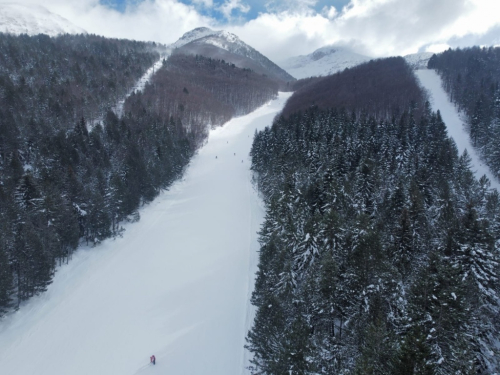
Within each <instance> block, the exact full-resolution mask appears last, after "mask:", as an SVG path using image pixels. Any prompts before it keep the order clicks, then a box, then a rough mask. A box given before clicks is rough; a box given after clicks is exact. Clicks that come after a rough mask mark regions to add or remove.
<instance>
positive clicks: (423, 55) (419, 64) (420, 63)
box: [404, 52, 434, 69]
mask: <svg viewBox="0 0 500 375" xmlns="http://www.w3.org/2000/svg"><path fill="white" fill-rule="evenodd" d="M432 55H434V54H433V53H432V52H419V53H412V54H410V55H406V56H404V59H405V60H406V62H407V63H408V65H410V66H411V67H412V68H413V69H427V63H428V62H429V60H430V58H431V57H432Z"/></svg>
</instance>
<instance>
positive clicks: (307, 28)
mask: <svg viewBox="0 0 500 375" xmlns="http://www.w3.org/2000/svg"><path fill="white" fill-rule="evenodd" d="M1 2H12V0H0V3H1ZM16 2H17V3H34V4H38V5H42V6H44V7H46V8H47V9H49V10H50V11H52V12H54V13H57V14H59V15H61V16H63V17H65V18H67V19H68V20H70V21H71V22H73V23H74V24H76V25H77V26H80V27H82V28H84V29H85V30H87V31H88V32H91V33H96V34H101V35H105V36H110V37H121V38H130V39H137V40H153V41H157V42H162V43H172V42H175V41H176V40H177V39H178V38H179V37H180V36H181V35H182V34H183V33H184V32H186V31H189V30H191V29H193V28H195V27H199V26H208V27H211V28H214V29H226V30H229V31H232V32H234V33H235V34H237V35H238V36H239V37H240V38H241V39H242V40H243V41H245V42H246V43H248V44H250V45H252V46H253V47H255V48H256V49H257V50H259V51H260V52H262V53H264V54H265V55H267V56H268V57H269V58H271V59H272V60H274V61H281V60H283V59H284V58H286V57H289V56H296V55H301V54H308V53H311V52H312V51H314V50H315V49H316V48H319V47H322V46H324V45H327V44H336V45H345V46H348V47H349V48H351V49H353V50H354V51H356V52H358V53H363V54H367V55H370V56H374V57H379V56H390V55H404V54H409V53H415V52H422V51H432V52H439V51H442V50H444V49H446V48H448V47H450V46H451V47H464V46H470V45H475V44H479V45H500V0H281V1H280V0H17V1H16Z"/></svg>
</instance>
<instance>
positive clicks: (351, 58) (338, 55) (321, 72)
mask: <svg viewBox="0 0 500 375" xmlns="http://www.w3.org/2000/svg"><path fill="white" fill-rule="evenodd" d="M370 59H371V57H368V56H364V55H360V54H358V53H355V52H352V51H349V50H348V49H347V48H341V47H333V46H327V47H322V48H319V49H317V50H316V51H314V52H313V53H311V54H309V55H305V56H303V55H301V56H294V57H290V58H288V59H286V60H284V61H283V62H281V64H280V66H281V67H282V68H283V69H285V70H286V71H287V72H288V73H290V74H291V75H292V76H294V77H295V78H297V79H301V78H307V77H313V76H326V75H329V74H333V73H336V72H338V71H341V70H344V69H345V68H350V67H353V66H355V65H359V64H361V63H363V62H365V61H368V60H370Z"/></svg>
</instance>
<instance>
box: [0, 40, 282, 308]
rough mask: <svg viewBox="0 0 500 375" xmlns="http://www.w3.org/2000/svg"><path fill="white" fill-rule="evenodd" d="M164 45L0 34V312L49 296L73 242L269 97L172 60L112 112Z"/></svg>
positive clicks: (194, 63)
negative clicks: (212, 129) (215, 129)
mask: <svg viewBox="0 0 500 375" xmlns="http://www.w3.org/2000/svg"><path fill="white" fill-rule="evenodd" d="M164 52H165V47H164V46H161V45H156V44H155V43H143V42H135V41H128V40H115V39H106V38H103V37H98V36H95V35H63V36H59V37H55V38H50V37H48V36H46V35H37V36H32V37H30V36H27V35H20V36H13V35H7V34H1V33H0V111H1V112H0V316H1V315H2V314H3V313H5V312H7V311H10V310H11V309H15V308H18V307H19V305H20V303H21V302H23V301H25V300H27V299H29V298H30V297H32V296H34V295H37V294H39V293H41V292H43V291H45V290H46V288H47V286H48V285H49V284H50V283H51V281H52V278H53V275H54V272H55V270H56V266H57V265H58V264H61V263H63V262H68V261H69V260H70V259H71V256H72V253H73V252H74V251H75V249H76V248H77V247H78V245H79V244H81V243H86V244H88V245H95V244H98V243H99V242H101V241H102V240H104V239H106V238H109V237H113V236H117V235H120V233H121V232H122V230H123V229H122V226H121V225H120V223H121V222H123V221H134V220H138V219H139V213H138V211H137V210H138V208H139V207H140V206H141V205H143V204H144V203H147V202H150V201H151V200H153V199H154V198H155V197H156V196H157V195H158V194H159V193H160V192H161V191H162V190H164V189H167V188H168V186H169V185H170V184H171V183H172V182H173V181H175V180H176V179H178V178H179V177H180V176H181V175H182V173H183V171H184V169H185V167H186V166H187V164H188V163H189V160H190V158H191V156H193V154H194V153H195V152H196V149H197V148H198V147H199V146H200V145H201V144H203V142H204V140H205V139H206V136H207V134H208V127H207V124H209V125H211V126H217V125H222V124H223V123H224V122H226V121H227V120H229V119H230V118H231V117H232V116H234V115H241V114H245V113H248V112H250V111H252V110H253V109H254V108H256V107H257V106H259V105H261V104H263V103H264V102H266V101H268V100H270V99H272V98H273V97H274V96H275V95H276V94H277V85H276V84H275V83H272V82H270V81H269V80H268V79H266V78H265V77H263V76H262V75H257V74H255V73H253V72H252V71H250V70H248V69H245V70H244V69H240V68H237V67H236V66H234V65H232V64H227V63H225V62H224V61H220V60H213V59H208V58H203V57H199V56H189V57H187V56H172V57H170V58H169V59H166V60H164V61H163V66H162V67H161V69H160V70H159V71H158V72H157V74H155V75H154V79H153V80H152V82H151V83H150V84H148V85H146V87H145V89H144V91H143V92H137V93H134V94H132V95H131V96H129V97H128V98H127V100H126V101H125V103H124V115H123V116H122V117H121V118H119V117H118V116H117V115H116V114H115V113H114V112H113V111H112V109H113V108H114V107H115V106H116V104H117V102H118V101H119V100H120V99H123V98H125V96H126V94H127V92H128V91H129V90H130V89H131V88H132V87H133V85H134V84H135V82H136V81H137V80H138V79H139V78H140V77H141V76H142V75H143V74H144V73H145V71H146V70H147V69H148V68H150V67H151V66H152V65H153V63H154V62H155V61H158V60H159V59H160V55H161V54H162V53H164Z"/></svg>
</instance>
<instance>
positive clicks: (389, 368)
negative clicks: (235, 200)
mask: <svg viewBox="0 0 500 375" xmlns="http://www.w3.org/2000/svg"><path fill="white" fill-rule="evenodd" d="M403 63H404V62H403V61H400V60H399V59H388V60H378V61H376V62H371V63H368V64H367V65H364V66H360V67H359V68H354V69H349V70H346V71H344V72H343V73H339V74H337V75H334V76H332V77H327V78H325V79H321V80H312V82H311V84H310V85H309V86H306V87H305V88H306V89H307V93H309V94H310V95H313V94H314V93H318V95H319V93H322V92H323V91H322V90H323V89H325V90H329V91H325V92H326V93H330V92H334V91H335V93H334V94H333V95H332V96H330V94H328V99H325V100H324V101H322V102H321V103H317V104H318V105H317V106H313V107H311V108H309V109H305V106H306V105H307V104H309V102H308V100H307V97H306V95H305V94H304V92H305V91H304V90H299V91H297V92H296V94H294V96H292V97H291V99H290V100H289V102H288V104H287V108H286V110H285V114H286V117H285V116H281V117H279V118H277V119H276V120H275V121H274V123H273V125H272V126H271V127H268V128H266V130H265V131H262V132H259V133H256V135H255V138H254V143H253V146H252V151H251V156H252V169H253V171H254V172H255V179H256V182H257V185H258V188H259V190H260V191H261V192H262V194H263V198H264V201H265V203H266V208H267V209H266V218H265V222H264V224H263V226H262V229H261V232H260V244H261V250H260V263H259V270H258V273H257V279H256V287H255V291H254V293H253V296H252V303H253V304H254V305H255V306H256V307H257V314H256V318H255V321H254V326H253V328H252V329H251V331H250V332H249V334H248V337H247V341H248V344H247V347H248V348H249V350H250V351H251V352H252V353H253V355H254V357H253V361H252V362H253V364H252V371H253V373H255V374H268V375H270V374H276V375H278V374H285V373H286V374H477V373H484V374H487V373H488V374H491V373H494V372H498V371H499V369H500V367H499V366H500V364H499V359H500V353H499V348H498V339H497V338H498V335H499V333H500V314H499V312H500V305H499V292H500V289H499V287H500V283H499V281H498V275H499V252H498V244H497V241H498V240H499V239H500V226H499V224H500V220H499V219H500V216H499V214H500V196H499V194H498V192H497V191H496V190H491V189H490V188H489V181H488V180H487V179H486V178H482V179H480V180H479V181H478V180H476V179H475V178H474V176H473V174H472V172H471V170H470V158H469V157H468V155H467V154H466V153H464V154H463V155H459V154H458V152H457V148H456V146H455V143H454V142H453V140H452V139H451V138H449V137H448V135H447V132H446V126H445V124H444V123H443V121H442V119H441V116H440V114H439V112H438V113H432V112H431V111H430V106H429V104H428V103H426V102H425V101H424V100H422V99H423V98H424V97H425V96H424V94H423V93H422V92H417V91H416V90H418V85H417V83H416V79H415V77H414V76H413V75H412V74H411V73H410V70H409V68H407V67H404V66H403V67H400V64H403ZM375 68H377V69H376V72H377V73H376V74H377V77H371V76H370V75H369V74H366V75H363V77H364V78H365V79H363V80H361V79H359V81H358V80H357V79H358V77H360V76H361V74H359V75H358V74H357V73H356V72H362V71H364V70H365V69H368V70H370V71H374V69H375ZM358 69H359V70H358ZM394 69H396V73H394ZM397 71H400V72H401V73H403V78H404V81H403V82H395V83H394V85H395V87H396V88H397V90H396V91H394V93H398V96H397V97H394V96H391V95H392V91H390V92H389V96H388V99H387V100H386V97H385V94H386V93H387V91H386V90H387V89H388V87H390V86H391V85H393V84H392V83H391V82H392V80H393V78H394V76H395V74H396V75H397V74H398V73H397ZM406 72H409V73H408V74H407V73H406ZM355 73H356V74H355ZM354 77H356V80H357V81H356V82H358V86H357V91H356V92H357V94H356V97H357V98H363V100H362V101H360V102H359V103H360V107H359V108H358V107H357V106H356V104H357V103H358V101H356V100H355V99H354V97H353V95H354V94H353V92H352V91H349V90H348V88H352V85H353V78H354ZM315 82H316V83H315ZM331 82H337V86H330V85H328V84H327V83H331ZM404 83H406V85H407V86H406V85H405V84H404ZM379 84H380V87H378V85H379ZM339 86H340V89H339V91H336V90H335V88H337V87H339ZM405 93H406V94H405ZM382 94H383V95H382ZM379 96H383V99H380V98H379ZM391 98H392V99H391ZM297 102H299V103H305V105H304V106H301V105H300V104H299V105H296V106H295V104H294V103H297ZM371 103H377V104H376V105H375V106H371ZM319 104H321V105H319ZM366 104H368V105H366ZM295 109H301V111H294V110H295ZM383 114H385V115H384V116H383Z"/></svg>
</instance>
